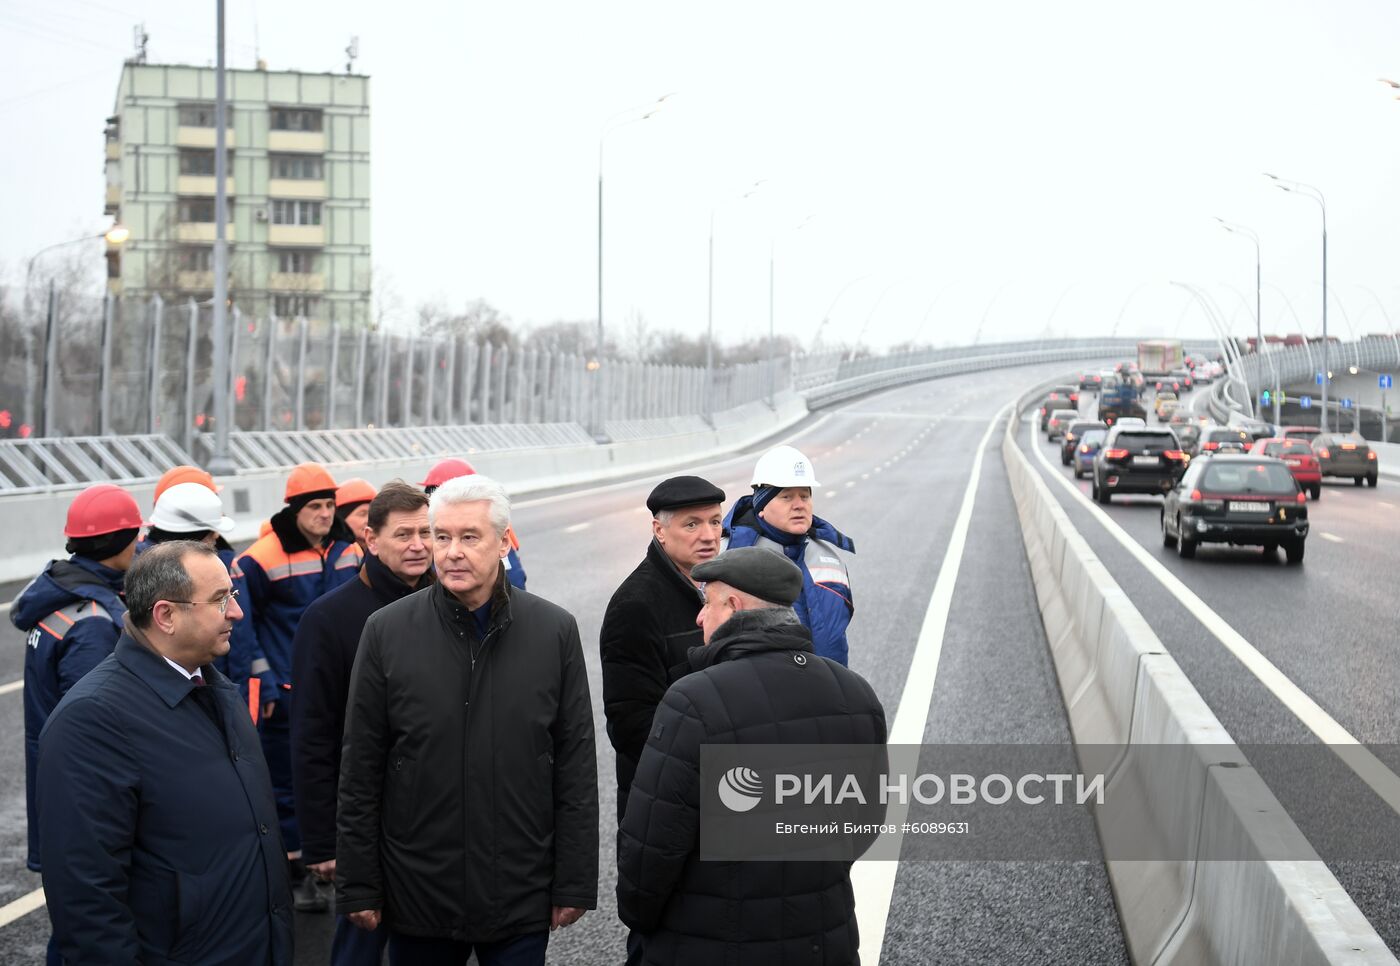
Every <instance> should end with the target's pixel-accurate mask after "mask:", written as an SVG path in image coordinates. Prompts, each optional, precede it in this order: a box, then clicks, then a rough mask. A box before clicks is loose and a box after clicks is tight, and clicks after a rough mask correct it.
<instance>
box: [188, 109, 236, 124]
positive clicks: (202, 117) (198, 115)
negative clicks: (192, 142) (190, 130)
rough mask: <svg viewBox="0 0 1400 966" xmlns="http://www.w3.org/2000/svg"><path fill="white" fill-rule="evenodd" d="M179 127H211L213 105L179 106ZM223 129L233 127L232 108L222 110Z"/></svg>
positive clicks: (212, 122)
mask: <svg viewBox="0 0 1400 966" xmlns="http://www.w3.org/2000/svg"><path fill="white" fill-rule="evenodd" d="M180 126H181V127H213V126H214V105H213V104H181V105H180ZM224 127H233V108H229V107H226V108H224Z"/></svg>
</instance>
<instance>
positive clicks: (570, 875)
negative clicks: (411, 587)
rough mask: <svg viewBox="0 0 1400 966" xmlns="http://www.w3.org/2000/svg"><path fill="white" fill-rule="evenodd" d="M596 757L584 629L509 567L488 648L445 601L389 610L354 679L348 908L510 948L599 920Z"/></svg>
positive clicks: (444, 596) (371, 628) (426, 596)
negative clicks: (557, 915) (564, 921)
mask: <svg viewBox="0 0 1400 966" xmlns="http://www.w3.org/2000/svg"><path fill="white" fill-rule="evenodd" d="M595 754H596V752H595V750H594V744H593V708H592V705H591V704H590V701H589V695H588V671H587V668H586V667H585V664H584V658H583V649H582V647H581V645H580V643H579V636H578V625H577V624H576V623H575V622H574V618H573V617H572V616H571V615H570V614H568V613H567V612H566V611H564V610H563V609H561V608H559V607H557V606H555V605H554V604H551V603H549V602H548V601H546V600H542V599H541V598H539V597H536V596H534V595H533V594H530V593H528V592H526V591H523V590H519V589H517V588H515V587H512V586H510V585H509V584H508V582H507V581H506V578H505V569H504V568H503V567H502V568H500V569H499V570H498V571H497V580H496V587H495V591H494V596H493V598H492V601H491V614H490V621H489V624H488V627H487V631H486V634H485V636H484V638H482V639H478V636H477V629H476V618H475V616H474V615H473V614H472V612H471V611H469V610H468V609H467V608H466V607H464V606H463V605H462V604H461V603H460V602H459V601H458V600H457V599H456V598H455V597H453V596H452V595H451V594H450V593H448V592H447V591H446V590H445V589H443V588H442V586H441V585H436V586H433V587H430V588H428V589H425V590H421V591H419V592H417V593H415V594H411V595H410V596H408V597H405V598H404V599H402V600H399V601H396V602H395V603H392V604H390V605H388V606H387V607H384V608H382V609H380V610H379V611H376V612H375V613H374V615H373V616H371V617H370V619H369V621H368V622H367V623H366V624H365V633H364V637H363V638H362V639H361V641H360V649H359V653H358V654H356V656H355V667H354V671H353V672H352V674H351V681H350V703H349V712H348V715H347V718H346V723H345V747H344V753H343V755H342V757H341V776H340V808H339V822H338V824H339V831H340V834H339V837H338V839H337V842H336V907H337V909H338V910H339V911H341V912H342V913H350V912H357V911H360V910H364V909H380V910H382V911H383V913H384V919H385V922H386V923H387V925H388V928H390V929H393V930H395V931H397V932H402V933H407V934H409V935H414V936H425V937H441V938H451V939H455V940H458V941H466V942H492V941H498V940H502V939H507V938H510V937H514V936H520V935H524V934H526V933H531V932H540V931H543V930H546V929H548V928H549V924H550V912H551V907H552V906H572V907H577V908H583V909H591V908H594V907H595V906H596V904H597V892H598V771H597V760H596V757H595ZM381 928H383V927H381Z"/></svg>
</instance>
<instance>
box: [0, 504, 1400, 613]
mask: <svg viewBox="0 0 1400 966" xmlns="http://www.w3.org/2000/svg"><path fill="white" fill-rule="evenodd" d="M1384 505H1385V506H1389V505H1390V504H1388V503H1387V504H1384ZM13 604H14V601H10V602H9V603H7V604H0V614H8V613H9V612H10V607H11V606H12V605H13Z"/></svg>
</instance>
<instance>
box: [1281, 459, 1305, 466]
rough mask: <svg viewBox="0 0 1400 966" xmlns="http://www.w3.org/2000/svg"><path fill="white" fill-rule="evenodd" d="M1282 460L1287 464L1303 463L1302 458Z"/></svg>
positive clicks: (1299, 464)
mask: <svg viewBox="0 0 1400 966" xmlns="http://www.w3.org/2000/svg"><path fill="white" fill-rule="evenodd" d="M1284 462H1285V463H1287V464H1288V465H1289V466H1302V465H1303V461H1302V460H1284Z"/></svg>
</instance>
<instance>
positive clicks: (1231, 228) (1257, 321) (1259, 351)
mask: <svg viewBox="0 0 1400 966" xmlns="http://www.w3.org/2000/svg"><path fill="white" fill-rule="evenodd" d="M1215 220H1216V221H1218V222H1220V227H1221V228H1224V229H1225V230H1226V231H1228V232H1230V233H1231V234H1232V235H1241V236H1243V237H1245V238H1248V239H1249V240H1250V241H1252V242H1253V243H1254V351H1255V353H1256V355H1257V356H1258V358H1259V359H1260V360H1262V359H1263V358H1264V322H1263V314H1262V312H1261V309H1260V306H1261V305H1262V302H1261V300H1260V288H1261V286H1262V285H1263V274H1262V270H1261V266H1262V259H1261V256H1260V249H1259V235H1258V234H1257V233H1256V232H1254V231H1253V230H1252V229H1249V228H1246V227H1244V226H1243V225H1236V224H1233V223H1231V222H1228V221H1226V220H1225V219H1224V218H1220V217H1217V218H1216V219H1215ZM1259 379H1260V381H1261V382H1262V381H1263V379H1264V369H1263V366H1260V367H1259ZM1278 391H1279V386H1278V380H1277V379H1275V380H1274V422H1275V423H1277V422H1278V421H1279V418H1280V413H1279V405H1280V404H1279V400H1278ZM1254 416H1255V418H1256V419H1262V418H1263V415H1262V414H1261V413H1260V411H1259V399H1258V397H1257V395H1256V397H1255V399H1254Z"/></svg>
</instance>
